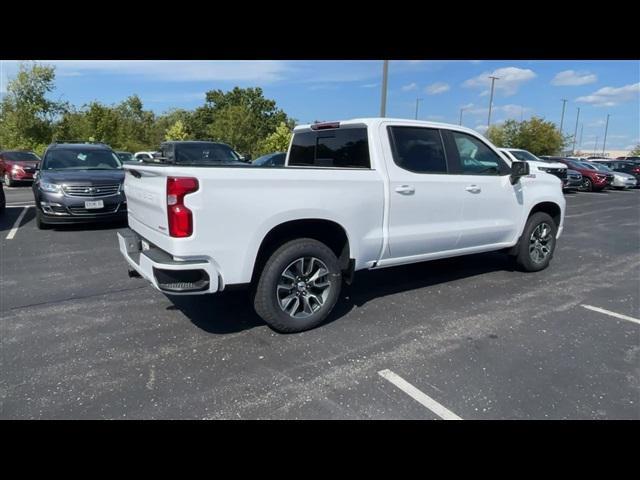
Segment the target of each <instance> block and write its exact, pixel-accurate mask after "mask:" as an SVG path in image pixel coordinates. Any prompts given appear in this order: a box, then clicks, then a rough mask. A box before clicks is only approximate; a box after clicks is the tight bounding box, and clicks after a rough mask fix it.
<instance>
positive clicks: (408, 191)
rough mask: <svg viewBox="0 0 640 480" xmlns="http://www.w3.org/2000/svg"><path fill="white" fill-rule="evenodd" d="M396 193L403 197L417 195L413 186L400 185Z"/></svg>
mask: <svg viewBox="0 0 640 480" xmlns="http://www.w3.org/2000/svg"><path fill="white" fill-rule="evenodd" d="M396 192H398V193H400V194H402V195H413V194H414V193H416V189H415V188H414V187H413V186H412V185H400V186H399V187H396Z"/></svg>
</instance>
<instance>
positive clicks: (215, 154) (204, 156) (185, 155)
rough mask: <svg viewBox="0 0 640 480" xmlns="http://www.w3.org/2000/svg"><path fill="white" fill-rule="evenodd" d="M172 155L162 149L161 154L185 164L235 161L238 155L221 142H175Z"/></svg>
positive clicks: (238, 159) (238, 158)
mask: <svg viewBox="0 0 640 480" xmlns="http://www.w3.org/2000/svg"><path fill="white" fill-rule="evenodd" d="M174 148H175V150H174V153H173V155H171V154H170V153H169V150H168V149H165V148H163V149H162V156H163V157H168V158H171V157H173V159H172V160H174V161H175V163H181V164H185V165H207V164H213V165H215V164H219V163H237V162H239V161H240V156H239V155H238V154H237V153H236V152H235V151H233V149H231V147H229V146H228V145H224V144H222V143H189V144H176V145H175V147H174Z"/></svg>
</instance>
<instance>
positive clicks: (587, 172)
mask: <svg viewBox="0 0 640 480" xmlns="http://www.w3.org/2000/svg"><path fill="white" fill-rule="evenodd" d="M549 158H552V159H553V161H555V162H560V163H564V164H565V165H566V166H567V167H569V168H570V169H572V170H577V171H578V172H580V173H581V174H582V185H580V190H582V191H583V192H599V191H600V190H604V188H605V187H607V186H608V185H609V184H611V182H612V181H613V174H611V173H605V172H601V171H599V170H593V169H591V168H589V167H587V166H586V165H583V163H584V162H580V161H578V160H573V159H571V158H563V157H549Z"/></svg>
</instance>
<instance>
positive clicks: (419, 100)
mask: <svg viewBox="0 0 640 480" xmlns="http://www.w3.org/2000/svg"><path fill="white" fill-rule="evenodd" d="M421 101H422V99H421V98H416V120H417V119H418V103H419V102H421Z"/></svg>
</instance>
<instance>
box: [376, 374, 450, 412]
mask: <svg viewBox="0 0 640 480" xmlns="http://www.w3.org/2000/svg"><path fill="white" fill-rule="evenodd" d="M378 375H380V376H381V377H382V378H384V379H385V380H388V381H389V382H391V383H393V384H394V385H395V386H396V387H398V388H399V389H400V390H402V391H403V392H404V393H406V394H407V395H409V396H410V397H411V398H413V399H414V400H415V401H416V402H418V403H420V404H422V405H423V406H424V407H426V408H428V409H429V410H431V411H432V412H433V413H435V414H436V415H437V416H439V417H440V418H442V419H443V420H462V418H460V417H459V416H458V415H456V414H455V413H453V412H452V411H451V410H449V409H448V408H446V407H444V406H442V405H440V404H439V403H438V402H436V401H435V400H434V399H433V398H431V397H429V396H428V395H427V394H425V393H423V392H421V391H420V390H418V389H417V388H416V387H414V386H413V385H411V384H410V383H409V382H407V381H406V380H405V379H404V378H402V377H401V376H400V375H397V374H395V373H393V372H392V371H391V370H380V371H379V372H378Z"/></svg>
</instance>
